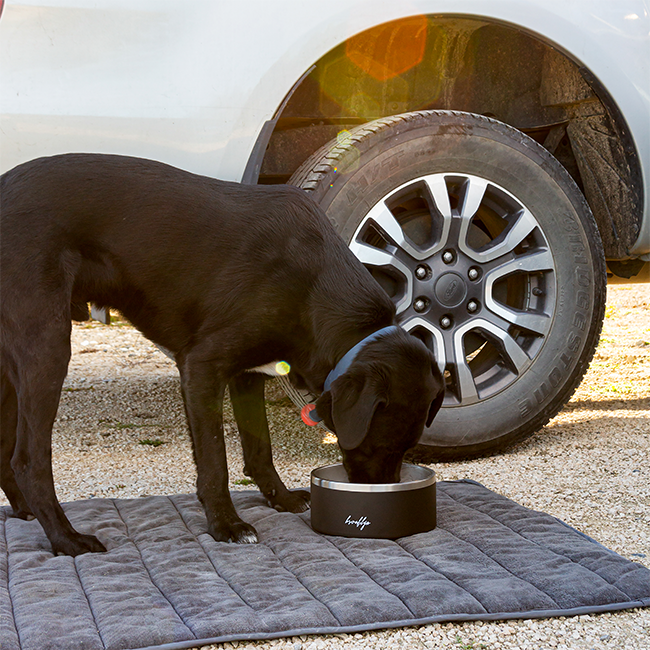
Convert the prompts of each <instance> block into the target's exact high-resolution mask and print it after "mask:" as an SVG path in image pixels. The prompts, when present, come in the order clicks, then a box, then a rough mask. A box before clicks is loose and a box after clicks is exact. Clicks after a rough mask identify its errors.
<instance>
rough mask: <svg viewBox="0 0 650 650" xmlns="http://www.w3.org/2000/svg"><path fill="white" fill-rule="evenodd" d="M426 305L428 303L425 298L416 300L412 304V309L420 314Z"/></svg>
mask: <svg viewBox="0 0 650 650" xmlns="http://www.w3.org/2000/svg"><path fill="white" fill-rule="evenodd" d="M428 304H429V301H428V300H426V299H425V298H418V299H417V300H416V301H415V302H414V303H413V309H415V311H417V312H419V313H421V312H423V311H424V310H425V309H426V308H427V306H428Z"/></svg>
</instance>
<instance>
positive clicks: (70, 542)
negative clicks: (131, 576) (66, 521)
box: [51, 533, 106, 557]
mask: <svg viewBox="0 0 650 650" xmlns="http://www.w3.org/2000/svg"><path fill="white" fill-rule="evenodd" d="M51 542H52V550H53V551H54V555H70V556H71V557H76V556H77V555H83V554H84V553H105V552H106V547H105V546H104V545H103V544H102V543H101V542H100V541H99V540H98V539H97V538H96V537H95V536H94V535H82V534H81V533H75V534H74V535H71V536H70V537H60V538H59V539H57V540H51Z"/></svg>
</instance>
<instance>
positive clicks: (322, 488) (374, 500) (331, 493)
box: [311, 463, 436, 539]
mask: <svg viewBox="0 0 650 650" xmlns="http://www.w3.org/2000/svg"><path fill="white" fill-rule="evenodd" d="M311 525H312V528H313V529H314V530H316V531H318V532H319V533H326V534H327V535H342V536H343V537H374V538H382V539H396V538H398V537H406V536H407V535H415V534H416V533H424V532H426V531H428V530H431V529H433V528H435V527H436V474H435V472H434V471H433V470H432V469H429V468H428V467H420V466H418V465H408V464H406V463H405V464H403V465H402V472H401V476H400V482H399V483H350V482H349V481H348V477H347V474H346V472H345V469H344V468H343V465H341V464H339V465H328V466H327V467H319V468H318V469H315V470H314V471H313V472H312V473H311Z"/></svg>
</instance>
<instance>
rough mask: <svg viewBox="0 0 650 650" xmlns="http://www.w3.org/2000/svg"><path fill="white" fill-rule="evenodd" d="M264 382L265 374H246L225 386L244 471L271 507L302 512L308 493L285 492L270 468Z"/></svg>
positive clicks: (273, 469) (271, 458) (270, 454)
mask: <svg viewBox="0 0 650 650" xmlns="http://www.w3.org/2000/svg"><path fill="white" fill-rule="evenodd" d="M264 382H265V379H264V375H261V374H258V373H254V372H245V373H242V374H241V375H238V376H237V377H235V378H234V379H233V380H232V381H231V382H230V384H229V385H228V387H229V389H230V401H231V402H232V407H233V411H234V413H235V419H236V420H237V428H238V429H239V435H240V437H241V441H242V448H243V450H244V472H245V473H246V474H247V475H248V476H250V477H252V478H253V480H254V481H255V483H257V485H258V487H259V488H260V490H261V492H262V494H263V495H264V496H265V497H266V498H267V500H268V501H269V503H270V504H271V505H272V506H273V507H274V508H276V509H277V510H281V511H282V510H288V511H289V512H304V511H305V510H307V508H308V507H309V506H308V504H309V492H307V491H306V490H296V491H293V492H292V491H289V490H287V488H286V486H285V485H284V483H283V482H282V480H281V479H280V477H279V476H278V473H277V471H276V469H275V466H274V465H273V457H272V452H271V438H270V436H269V425H268V421H267V419H266V407H265V405H264Z"/></svg>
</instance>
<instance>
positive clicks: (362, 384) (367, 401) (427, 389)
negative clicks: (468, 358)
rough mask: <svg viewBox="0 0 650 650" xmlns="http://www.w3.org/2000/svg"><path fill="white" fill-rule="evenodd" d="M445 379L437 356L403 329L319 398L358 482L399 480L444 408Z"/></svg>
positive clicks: (366, 353) (362, 355) (363, 355)
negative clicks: (407, 456)
mask: <svg viewBox="0 0 650 650" xmlns="http://www.w3.org/2000/svg"><path fill="white" fill-rule="evenodd" d="M443 397H444V381H443V378H442V375H441V374H440V370H439V369H438V366H437V364H436V361H435V358H434V356H433V354H432V353H431V352H430V351H429V350H428V349H427V348H426V346H425V345H424V344H423V343H422V342H421V341H419V340H418V339H416V338H415V337H413V336H411V335H410V334H407V333H406V332H404V331H403V330H400V329H397V330H396V331H394V332H391V333H390V334H386V335H384V336H382V337H380V338H378V339H376V340H374V341H371V342H369V343H368V344H367V345H366V346H364V348H363V349H362V350H361V351H360V352H359V354H358V355H357V356H356V358H355V360H354V361H353V362H352V364H351V365H350V367H349V368H348V370H347V372H345V373H344V374H343V375H341V376H340V377H339V378H338V379H336V380H335V381H334V382H333V383H332V386H331V387H330V390H328V391H325V392H324V393H323V394H322V395H321V396H320V398H319V399H318V401H317V402H316V410H317V411H318V414H319V415H320V416H321V417H322V418H323V421H324V423H325V424H326V425H327V427H328V428H329V429H330V430H331V431H333V432H334V433H335V434H336V436H337V438H338V442H339V447H340V448H341V452H342V455H343V465H344V467H345V470H346V472H347V474H348V478H349V480H350V481H351V482H353V483H397V482H398V481H399V474H400V468H401V465H402V459H403V458H404V454H405V453H406V452H407V451H408V450H409V449H411V448H412V447H414V446H415V445H416V444H417V442H418V440H419V439H420V436H421V435H422V431H423V430H424V427H425V425H426V426H429V425H430V424H431V422H432V420H433V418H434V417H435V415H436V413H437V412H438V410H439V409H440V406H441V404H442V400H443Z"/></svg>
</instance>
